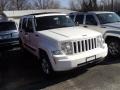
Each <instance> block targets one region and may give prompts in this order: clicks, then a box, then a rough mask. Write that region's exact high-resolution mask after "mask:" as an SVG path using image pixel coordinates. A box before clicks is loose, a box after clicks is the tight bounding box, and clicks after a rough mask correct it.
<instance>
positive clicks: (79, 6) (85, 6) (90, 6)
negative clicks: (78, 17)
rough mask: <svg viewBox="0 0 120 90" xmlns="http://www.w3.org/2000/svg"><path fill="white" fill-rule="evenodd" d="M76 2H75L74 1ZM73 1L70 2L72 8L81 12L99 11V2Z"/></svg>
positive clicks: (91, 0)
mask: <svg viewBox="0 0 120 90" xmlns="http://www.w3.org/2000/svg"><path fill="white" fill-rule="evenodd" d="M74 1H75V0H74ZM74 1H73V0H71V1H70V8H71V9H76V10H80V11H92V10H97V8H98V5H97V0H76V2H74Z"/></svg>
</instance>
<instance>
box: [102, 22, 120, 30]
mask: <svg viewBox="0 0 120 90" xmlns="http://www.w3.org/2000/svg"><path fill="white" fill-rule="evenodd" d="M103 26H105V27H109V28H116V29H120V22H116V23H108V24H103Z"/></svg>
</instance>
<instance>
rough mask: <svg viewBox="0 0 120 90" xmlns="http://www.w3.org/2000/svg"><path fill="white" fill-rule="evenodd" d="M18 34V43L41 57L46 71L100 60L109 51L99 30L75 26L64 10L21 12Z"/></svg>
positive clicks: (51, 71)
mask: <svg viewBox="0 0 120 90" xmlns="http://www.w3.org/2000/svg"><path fill="white" fill-rule="evenodd" d="M19 36H20V43H21V46H22V47H23V48H24V49H27V50H28V51H29V52H31V53H32V54H33V55H35V56H36V57H37V58H38V59H39V60H40V62H41V67H42V70H43V72H44V74H45V75H50V74H52V73H53V72H55V71H67V70H71V69H74V68H76V67H79V66H81V65H84V64H88V63H90V62H91V63H92V62H97V61H101V60H103V58H105V56H106V55H107V52H108V49H107V44H106V43H105V42H104V39H103V38H102V34H101V33H99V32H96V31H92V30H90V29H86V28H83V27H76V26H75V24H74V22H73V21H72V20H71V19H70V17H69V16H67V15H66V14H60V13H40V14H31V15H26V16H23V17H21V19H20V25H19Z"/></svg>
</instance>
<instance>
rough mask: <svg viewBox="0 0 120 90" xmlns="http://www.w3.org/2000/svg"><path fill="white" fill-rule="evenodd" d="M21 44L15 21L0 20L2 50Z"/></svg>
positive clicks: (0, 47)
mask: <svg viewBox="0 0 120 90" xmlns="http://www.w3.org/2000/svg"><path fill="white" fill-rule="evenodd" d="M18 44H19V40H18V31H17V28H16V24H15V22H13V21H8V20H7V21H6V20H5V21H4V20H1V21H0V50H5V49H8V48H11V47H14V46H16V45H18Z"/></svg>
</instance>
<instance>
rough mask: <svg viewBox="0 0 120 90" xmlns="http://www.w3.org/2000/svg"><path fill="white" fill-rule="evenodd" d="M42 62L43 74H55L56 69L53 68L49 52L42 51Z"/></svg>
mask: <svg viewBox="0 0 120 90" xmlns="http://www.w3.org/2000/svg"><path fill="white" fill-rule="evenodd" d="M40 63H41V69H42V72H43V74H44V75H45V76H47V77H49V76H53V73H54V71H53V69H52V66H51V63H50V60H49V58H48V56H47V54H46V53H44V52H42V53H41V55H40Z"/></svg>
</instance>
